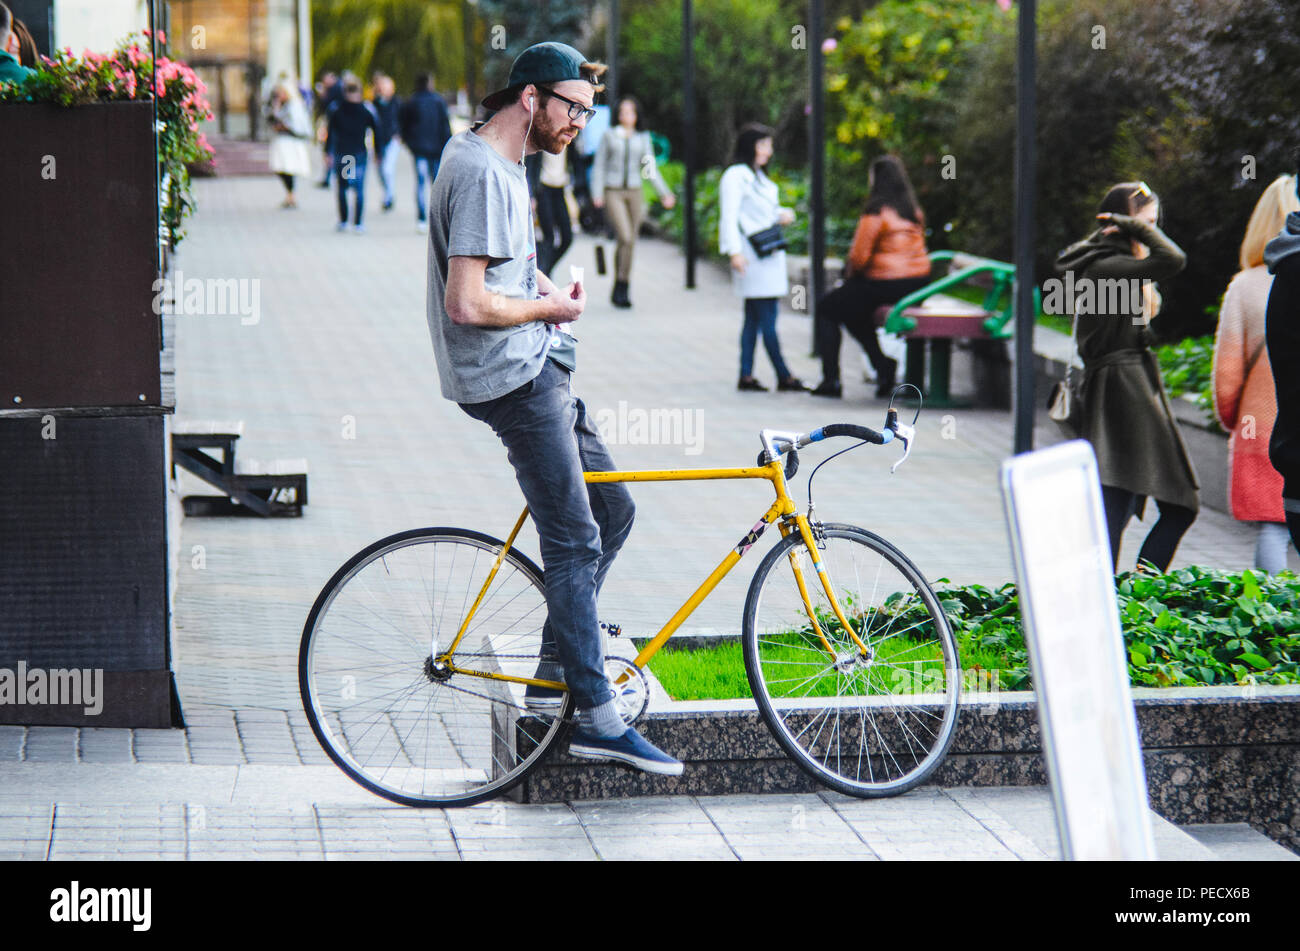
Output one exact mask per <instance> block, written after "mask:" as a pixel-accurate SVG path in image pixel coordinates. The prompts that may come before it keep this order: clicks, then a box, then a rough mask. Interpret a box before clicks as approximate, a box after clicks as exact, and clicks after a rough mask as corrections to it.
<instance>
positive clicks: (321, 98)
mask: <svg viewBox="0 0 1300 951" xmlns="http://www.w3.org/2000/svg"><path fill="white" fill-rule="evenodd" d="M342 96H343V84H342V83H341V82H339V77H338V74H337V73H334V72H326V73H323V74H321V78H320V82H318V83H317V84H316V94H315V95H314V96H313V97H312V107H313V108H314V109H315V110H316V118H317V120H318V121H319V123H320V126H319V129H320V131H321V133H322V135H323V137H322V139H321V165H323V166H324V168H325V172H324V174H323V175H322V176H321V180H320V181H319V182H317V183H316V187H317V188H329V187H330V176H331V175H332V174H333V171H334V169H333V168H332V167H331V165H330V163H331V162H332V161H333V160H334V151H333V143H331V142H330V139H329V111H330V106H332V105H334V103H336V102H338V101H339V99H341V98H342Z"/></svg>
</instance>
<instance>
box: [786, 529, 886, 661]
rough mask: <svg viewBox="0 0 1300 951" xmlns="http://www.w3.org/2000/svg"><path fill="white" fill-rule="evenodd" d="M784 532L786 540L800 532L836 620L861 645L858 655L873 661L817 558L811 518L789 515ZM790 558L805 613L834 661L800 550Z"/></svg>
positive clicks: (791, 552)
mask: <svg viewBox="0 0 1300 951" xmlns="http://www.w3.org/2000/svg"><path fill="white" fill-rule="evenodd" d="M791 521H793V522H794V523H795V524H794V525H793V526H792V525H790V524H789V523H790V522H791ZM780 529H781V536H782V537H785V536H786V535H789V534H790V533H791V532H794V531H797V532H799V534H800V536H801V537H802V538H803V542H804V547H805V549H806V550H807V551H808V553H809V555H810V556H811V557H812V563H813V569H814V571H816V573H817V578H818V580H819V581H820V582H821V587H822V591H824V592H825V593H826V597H827V599H828V600H829V601H830V604H831V610H832V611H834V612H835V617H836V619H837V620H838V621H839V622H840V625H841V627H843V629H844V631H845V632H846V633H847V634H848V635H849V637H851V638H852V639H853V643H854V644H856V645H857V647H858V652H859V653H860V654H861V655H862V657H863V658H865V659H866V660H871V648H869V647H868V646H867V645H866V644H865V643H863V641H862V639H861V638H860V637H858V634H857V632H856V631H855V630H854V629H853V625H852V624H850V623H849V619H848V617H847V616H846V615H845V614H844V609H843V608H842V607H840V599H839V598H838V597H836V595H835V587H834V585H832V584H831V579H830V576H829V574H828V573H827V571H826V565H825V564H824V563H823V561H822V559H821V558H820V557H819V556H818V554H817V552H818V551H819V550H820V547H819V545H818V543H817V536H816V532H815V531H814V529H813V526H812V523H811V522H810V521H809V520H808V518H807V517H805V516H803V515H800V514H798V513H795V514H794V515H787V516H786V517H785V518H784V519H782V520H781V525H780ZM786 557H787V558H788V559H789V561H790V570H791V571H793V572H794V581H795V585H796V586H797V587H798V589H799V597H800V598H802V599H803V606H804V611H805V613H806V614H807V615H808V620H809V622H810V623H811V624H812V628H813V633H815V634H816V635H817V639H818V640H819V641H821V644H822V648H823V649H824V650H825V651H826V653H827V654H829V655H830V656H831V657H837V655H836V653H835V648H834V647H833V646H832V645H831V642H830V640H829V639H828V638H827V637H826V632H825V631H823V630H822V626H821V622H820V621H818V619H817V611H816V609H815V608H814V607H813V604H812V596H811V594H810V593H809V591H808V582H807V579H806V578H805V576H804V571H803V568H802V567H801V566H800V564H799V549H798V548H791V549H790V552H789V554H788V555H787V556H786Z"/></svg>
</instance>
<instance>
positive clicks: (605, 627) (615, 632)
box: [600, 621, 623, 637]
mask: <svg viewBox="0 0 1300 951" xmlns="http://www.w3.org/2000/svg"><path fill="white" fill-rule="evenodd" d="M600 629H601V630H602V631H606V632H607V633H608V634H609V636H610V637H622V636H623V626H622V625H621V624H607V623H605V622H604V621H601V622H600Z"/></svg>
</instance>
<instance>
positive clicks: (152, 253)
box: [0, 102, 162, 411]
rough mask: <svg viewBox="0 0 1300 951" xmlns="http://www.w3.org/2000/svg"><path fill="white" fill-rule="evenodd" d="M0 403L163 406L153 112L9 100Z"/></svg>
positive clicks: (4, 129) (4, 119)
mask: <svg viewBox="0 0 1300 951" xmlns="http://www.w3.org/2000/svg"><path fill="white" fill-rule="evenodd" d="M0 138H3V140H4V148H3V149H0V179H2V180H3V181H6V182H9V183H10V184H11V187H10V188H9V189H8V196H7V203H6V208H5V221H6V228H5V238H4V241H5V247H4V249H3V252H4V253H0V287H2V288H4V307H3V313H2V316H0V320H2V321H3V327H4V340H5V346H4V347H0V381H3V382H0V408H6V409H12V408H71V407H86V408H92V407H93V408H96V409H100V410H101V411H102V409H103V408H105V407H134V408H139V407H142V406H143V407H158V406H159V405H160V402H161V396H162V394H161V388H160V385H159V372H158V353H159V350H160V349H161V336H160V323H159V317H158V316H157V315H156V314H155V313H154V312H153V299H154V291H153V283H154V279H155V277H156V268H157V261H156V256H157V246H158V237H157V236H158V219H157V214H158V209H157V200H158V199H157V191H156V188H157V186H156V184H155V166H156V163H155V159H154V139H153V109H152V105H151V104H150V103H149V102H108V103H98V104H95V105H88V106H80V107H77V108H73V109H62V108H59V107H57V106H53V105H47V104H27V103H3V104H0Z"/></svg>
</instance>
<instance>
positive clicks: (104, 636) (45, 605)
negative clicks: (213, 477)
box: [0, 416, 168, 671]
mask: <svg viewBox="0 0 1300 951" xmlns="http://www.w3.org/2000/svg"><path fill="white" fill-rule="evenodd" d="M49 425H50V424H49V422H48V421H45V422H43V421H42V420H41V419H40V418H38V417H37V418H31V419H0V667H4V668H10V669H12V668H13V667H14V666H15V665H16V664H17V662H18V661H20V660H21V661H26V662H27V664H28V666H29V667H92V668H93V667H101V668H104V669H105V670H115V671H144V670H165V669H166V668H167V666H168V664H167V654H166V651H167V636H168V634H167V631H168V628H167V594H166V573H167V565H166V524H165V498H164V469H163V460H164V457H163V420H162V417H159V416H139V417H124V418H121V417H120V418H112V419H93V418H66V419H63V418H57V419H54V421H53V426H54V430H53V432H54V435H55V438H53V439H45V438H42V431H43V430H44V431H45V432H46V433H49V432H50V430H49Z"/></svg>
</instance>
